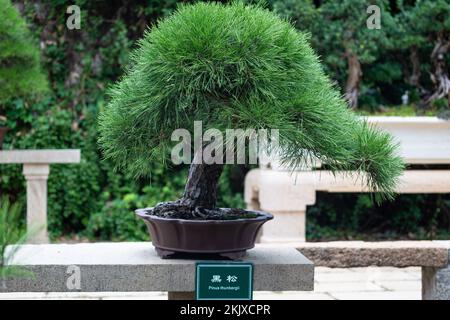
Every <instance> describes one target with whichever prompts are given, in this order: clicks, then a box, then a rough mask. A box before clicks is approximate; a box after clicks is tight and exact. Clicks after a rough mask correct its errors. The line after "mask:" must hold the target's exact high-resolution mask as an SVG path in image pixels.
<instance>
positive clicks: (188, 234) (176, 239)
mask: <svg viewBox="0 0 450 320" xmlns="http://www.w3.org/2000/svg"><path fill="white" fill-rule="evenodd" d="M149 210H150V209H139V210H136V214H137V215H138V216H139V217H141V218H142V219H144V221H145V223H146V225H147V227H148V230H149V232H150V235H151V237H152V242H153V245H154V246H155V248H156V251H157V253H158V255H159V256H160V257H162V258H167V257H169V256H171V255H174V254H176V253H191V254H217V255H220V256H222V257H226V258H230V259H240V258H242V257H243V256H245V253H246V250H248V249H251V248H253V247H254V246H255V240H256V237H257V235H258V231H259V230H260V228H261V226H262V225H263V224H264V223H265V222H267V221H269V220H271V219H273V216H272V215H271V214H269V213H265V212H260V211H248V213H253V214H257V215H258V216H257V217H256V218H249V219H236V220H184V219H169V218H160V217H157V216H152V215H149V214H148V212H149Z"/></svg>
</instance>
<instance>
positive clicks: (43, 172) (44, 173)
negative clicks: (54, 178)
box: [23, 164, 50, 243]
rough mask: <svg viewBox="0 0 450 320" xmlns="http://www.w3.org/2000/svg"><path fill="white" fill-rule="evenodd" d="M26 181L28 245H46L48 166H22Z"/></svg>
mask: <svg viewBox="0 0 450 320" xmlns="http://www.w3.org/2000/svg"><path fill="white" fill-rule="evenodd" d="M23 174H24V176H25V180H26V181H27V232H28V233H29V239H28V242H29V243H48V242H49V239H48V235H47V180H48V175H49V174H50V166H49V165H48V164H24V166H23Z"/></svg>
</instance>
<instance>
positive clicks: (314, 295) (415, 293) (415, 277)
mask: <svg viewBox="0 0 450 320" xmlns="http://www.w3.org/2000/svg"><path fill="white" fill-rule="evenodd" d="M420 278H421V273H420V268H404V269H398V268H387V267H384V268H372V267H370V268H352V269H330V268H323V267H317V268H316V274H315V290H314V292H255V294H254V298H255V300H260V299H267V300H278V299H280V300H367V299H368V300H380V299H381V300H420V299H421V282H420ZM61 298H62V299H144V300H147V299H160V300H165V299H167V295H166V294H165V293H162V292H152V293H149V292H139V293H111V292H110V293H82V294H80V293H70V294H68V293H64V294H62V293H51V294H44V293H42V294H41V293H38V294H37V293H0V300H2V299H61Z"/></svg>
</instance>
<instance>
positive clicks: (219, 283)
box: [195, 262, 253, 300]
mask: <svg viewBox="0 0 450 320" xmlns="http://www.w3.org/2000/svg"><path fill="white" fill-rule="evenodd" d="M195 282H196V285H195V293H196V297H197V300H252V298H253V264H251V263H236V262H220V263H217V262H216V263H207V262H205V263H203V262H199V263H197V266H196V273H195Z"/></svg>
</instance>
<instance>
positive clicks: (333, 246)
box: [289, 241, 450, 268]
mask: <svg viewBox="0 0 450 320" xmlns="http://www.w3.org/2000/svg"><path fill="white" fill-rule="evenodd" d="M289 245H290V246H292V245H293V244H289ZM449 246H450V244H449V242H446V241H385V242H384V241H383V242H364V241H336V242H305V243H297V244H295V247H296V248H297V249H298V250H299V251H300V252H301V253H302V254H304V255H305V256H306V257H307V258H309V259H310V260H312V261H313V262H314V264H315V265H316V266H324V267H332V268H353V267H369V266H380V267H382V266H390V267H435V268H446V267H447V265H448V261H449V250H448V248H449Z"/></svg>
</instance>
